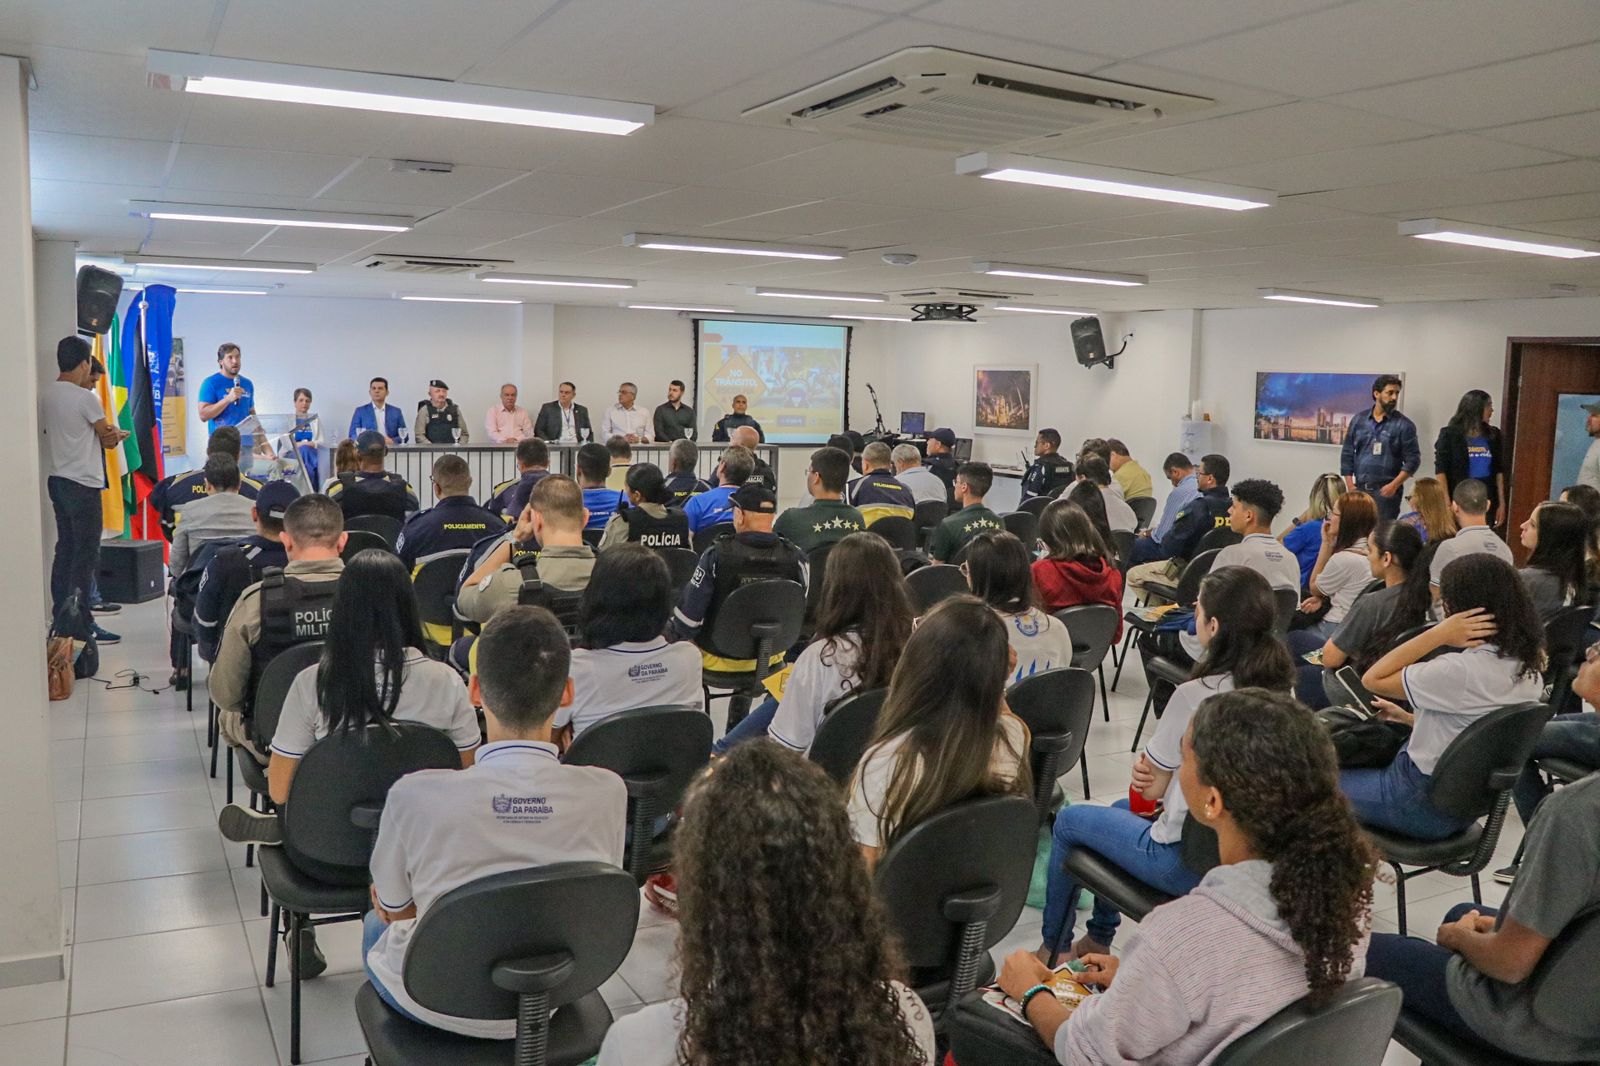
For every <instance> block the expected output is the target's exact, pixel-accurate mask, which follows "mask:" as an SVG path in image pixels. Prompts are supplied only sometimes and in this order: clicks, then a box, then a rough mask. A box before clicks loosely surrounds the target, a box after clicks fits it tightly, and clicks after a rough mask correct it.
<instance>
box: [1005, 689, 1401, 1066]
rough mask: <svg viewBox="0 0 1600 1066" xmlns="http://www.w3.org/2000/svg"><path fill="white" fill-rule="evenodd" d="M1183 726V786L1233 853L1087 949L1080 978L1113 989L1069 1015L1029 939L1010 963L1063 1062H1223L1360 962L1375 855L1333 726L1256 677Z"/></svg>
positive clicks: (1190, 804) (1017, 993)
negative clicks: (1355, 809)
mask: <svg viewBox="0 0 1600 1066" xmlns="http://www.w3.org/2000/svg"><path fill="white" fill-rule="evenodd" d="M1179 740H1180V741H1181V744H1182V750H1183V765H1182V767H1181V768H1180V770H1179V772H1178V775H1177V776H1178V778H1179V781H1178V787H1177V794H1178V795H1181V796H1182V797H1183V798H1184V800H1183V805H1184V807H1185V809H1186V810H1189V811H1192V812H1193V813H1194V816H1195V818H1196V820H1197V821H1199V822H1200V823H1201V824H1202V825H1204V826H1207V827H1209V828H1210V829H1213V830H1215V832H1216V834H1217V844H1218V852H1219V854H1220V855H1221V860H1222V861H1221V864H1220V865H1218V866H1217V867H1216V868H1214V869H1213V870H1211V872H1209V873H1207V874H1206V875H1205V877H1204V878H1203V879H1202V880H1201V881H1200V884H1199V885H1198V887H1193V886H1191V890H1190V891H1189V892H1188V893H1187V894H1185V895H1184V896H1183V897H1182V898H1180V899H1176V900H1173V901H1172V902H1171V903H1168V904H1165V905H1164V906H1161V907H1157V908H1156V909H1155V910H1154V911H1152V912H1151V913H1150V914H1149V915H1148V916H1147V917H1146V918H1145V919H1144V921H1142V922H1140V923H1139V937H1138V939H1137V940H1135V941H1134V942H1133V943H1132V944H1131V945H1130V946H1129V947H1128V949H1127V950H1126V951H1125V952H1123V954H1122V956H1121V958H1120V959H1118V958H1116V957H1114V956H1111V955H1108V954H1106V953H1105V952H1090V953H1087V954H1080V955H1079V956H1078V958H1079V959H1080V960H1081V961H1082V962H1083V963H1084V964H1085V965H1086V966H1087V969H1086V970H1085V972H1084V973H1082V974H1081V975H1080V980H1085V981H1087V982H1088V983H1090V984H1094V985H1098V986H1099V987H1101V988H1103V989H1104V990H1105V991H1104V994H1102V995H1098V996H1091V997H1089V999H1088V1000H1086V1001H1085V1002H1084V1003H1082V1004H1080V1005H1079V1006H1078V1008H1077V1009H1076V1010H1074V1011H1072V1012H1071V1013H1070V1014H1069V1013H1068V1011H1067V1008H1066V1007H1065V1006H1064V1005H1062V1003H1061V1002H1060V1001H1059V1000H1057V999H1056V998H1055V997H1054V996H1051V995H1041V994H1038V993H1036V992H1035V991H1034V989H1035V988H1036V987H1037V986H1039V984H1040V983H1041V982H1043V981H1046V980H1048V979H1049V977H1050V974H1049V971H1048V970H1047V969H1046V968H1045V965H1044V963H1042V962H1040V961H1039V960H1038V959H1037V958H1036V957H1035V956H1034V955H1033V954H1032V953H1031V952H1028V951H1017V952H1014V953H1013V954H1012V955H1011V956H1010V957H1009V958H1007V959H1006V960H1005V965H1004V966H1003V967H1002V969H1001V971H1000V987H1001V988H1003V989H1005V991H1006V992H1007V993H1008V994H1009V995H1011V996H1013V997H1015V998H1017V999H1018V1000H1019V1002H1021V1003H1022V1005H1023V1013H1024V1014H1025V1015H1026V1017H1027V1019H1028V1021H1029V1022H1030V1023H1031V1024H1032V1025H1033V1027H1034V1028H1035V1029H1036V1030H1037V1031H1038V1033H1039V1035H1040V1037H1041V1038H1042V1039H1043V1040H1044V1042H1045V1044H1046V1045H1048V1046H1049V1047H1050V1048H1051V1050H1052V1051H1053V1052H1054V1053H1055V1057H1056V1060H1057V1061H1058V1062H1061V1063H1064V1064H1067V1066H1089V1064H1096V1066H1098V1064H1102V1063H1134V1062H1149V1063H1157V1062H1159V1063H1172V1064H1183V1066H1189V1064H1194V1063H1207V1062H1212V1061H1214V1060H1215V1059H1216V1058H1217V1056H1218V1054H1219V1053H1220V1052H1221V1051H1222V1049H1223V1048H1225V1047H1227V1046H1228V1045H1229V1044H1230V1043H1232V1042H1233V1041H1234V1040H1236V1039H1238V1038H1239V1037H1240V1036H1243V1035H1244V1034H1245V1033H1248V1032H1249V1031H1250V1030H1252V1029H1254V1028H1255V1027H1256V1026H1258V1025H1260V1024H1261V1023H1262V1022H1264V1021H1266V1020H1267V1019H1268V1018H1270V1017H1271V1016H1272V1015H1273V1014H1276V1013H1277V1012H1278V1011H1279V1010H1281V1009H1282V1008H1284V1007H1286V1006H1288V1005H1289V1004H1290V1003H1293V1002H1294V1001H1295V1000H1297V999H1300V998H1302V997H1304V996H1308V995H1309V996H1310V997H1311V998H1312V1000H1313V1002H1320V1001H1322V1000H1324V999H1326V997H1327V996H1329V995H1330V994H1332V993H1333V992H1335V991H1336V990H1337V989H1338V988H1339V986H1340V985H1342V984H1343V983H1344V982H1345V981H1347V980H1349V979H1350V978H1353V977H1359V976H1361V974H1362V972H1363V969H1364V966H1363V964H1364V962H1365V961H1366V954H1367V936H1368V923H1369V914H1370V912H1371V910H1372V878H1373V871H1374V870H1375V868H1376V867H1377V863H1378V857H1377V855H1375V854H1374V853H1373V850H1372V845H1371V844H1369V843H1368V842H1367V839H1366V837H1365V836H1364V835H1363V834H1362V832H1361V828H1360V827H1359V826H1358V825H1356V823H1355V820H1354V819H1353V818H1351V817H1350V809H1349V807H1348V805H1347V804H1346V803H1345V802H1344V800H1343V798H1342V797H1341V796H1340V795H1339V790H1338V786H1337V784H1336V781H1335V776H1334V775H1335V774H1336V772H1337V771H1336V768H1335V766H1336V764H1335V762H1334V753H1333V745H1332V744H1331V743H1329V741H1328V735H1327V731H1326V730H1324V729H1323V728H1322V727H1321V725H1320V724H1319V723H1318V722H1317V721H1316V720H1315V719H1314V718H1312V716H1310V715H1308V714H1306V713H1305V709H1304V708H1303V707H1300V706H1299V705H1297V704H1296V703H1295V702H1294V701H1293V700H1292V699H1290V698H1289V697H1288V696H1287V695H1283V694H1280V693H1277V692H1268V691H1265V690H1263V689H1256V688H1252V689H1248V690H1244V691H1237V692H1230V693H1227V694H1225V695H1220V696H1214V697H1212V698H1210V699H1208V700H1206V701H1205V703H1204V704H1203V705H1202V706H1201V707H1200V709H1199V710H1198V711H1197V712H1196V713H1195V714H1194V725H1193V729H1192V730H1191V731H1189V732H1188V735H1186V736H1182V737H1180V738H1179ZM1079 807H1080V805H1074V806H1072V807H1069V808H1068V810H1078V809H1079ZM1062 813H1063V814H1065V813H1066V811H1063V812H1062Z"/></svg>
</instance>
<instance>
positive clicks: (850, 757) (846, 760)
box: [806, 688, 889, 785]
mask: <svg viewBox="0 0 1600 1066" xmlns="http://www.w3.org/2000/svg"><path fill="white" fill-rule="evenodd" d="M888 695H889V690H888V689H886V688H874V689H868V690H867V691H865V692H852V693H850V695H848V696H846V697H844V698H843V699H841V700H839V701H838V702H836V703H835V704H834V705H833V706H832V707H831V708H829V709H828V710H827V712H826V713H825V714H824V715H823V718H822V724H821V725H820V726H818V727H817V735H816V736H815V737H813V738H812V739H811V750H810V751H808V752H806V758H808V759H810V760H811V761H812V762H814V763H816V764H817V765H818V766H820V767H822V768H823V769H824V770H826V771H827V772H828V776H829V777H831V778H833V779H834V780H835V781H837V782H839V783H840V784H841V785H846V784H849V783H850V778H851V777H852V776H854V775H855V772H856V767H857V766H859V765H860V764H861V756H862V754H863V753H865V752H866V750H867V745H868V744H870V743H872V734H873V733H874V732H875V731H876V730H877V728H878V713H879V712H880V711H882V710H883V701H884V698H885V697H887V696H888Z"/></svg>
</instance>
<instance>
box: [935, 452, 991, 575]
mask: <svg viewBox="0 0 1600 1066" xmlns="http://www.w3.org/2000/svg"><path fill="white" fill-rule="evenodd" d="M993 484H994V471H993V470H991V469H990V468H989V464H988V463H962V464H961V466H960V467H959V468H958V469H957V470H956V487H955V496H956V503H957V504H959V505H960V508H961V509H960V510H959V511H957V512H955V513H954V514H952V515H950V516H949V517H948V518H946V519H945V520H944V521H942V522H940V523H939V524H938V525H937V526H935V527H933V534H932V535H931V536H930V537H929V538H928V554H929V555H931V556H933V558H934V559H936V560H938V561H939V562H941V563H948V562H949V561H950V560H951V559H952V558H954V557H955V555H956V553H957V552H959V551H960V550H961V549H962V548H964V547H965V546H966V544H967V541H969V540H971V539H972V538H973V537H976V536H977V535H978V534H979V533H983V532H986V531H989V530H994V531H999V530H1003V529H1005V523H1003V522H1001V521H1000V516H999V515H997V514H995V513H994V512H993V511H991V510H989V508H987V507H985V506H984V505H983V498H984V497H985V496H987V495H988V494H989V488H990V487H991V486H992V485H993Z"/></svg>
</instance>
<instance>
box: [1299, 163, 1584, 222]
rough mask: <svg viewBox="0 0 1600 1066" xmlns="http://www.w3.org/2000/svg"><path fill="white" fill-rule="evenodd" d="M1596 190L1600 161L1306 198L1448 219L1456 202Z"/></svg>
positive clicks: (1358, 208) (1369, 211) (1373, 210)
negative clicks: (1435, 215) (1450, 210)
mask: <svg viewBox="0 0 1600 1066" xmlns="http://www.w3.org/2000/svg"><path fill="white" fill-rule="evenodd" d="M1597 188H1600V162H1596V161H1594V160H1585V159H1578V160H1572V161H1570V162H1566V163H1546V164H1544V165H1543V166H1536V167H1514V168H1512V169H1509V170H1494V171H1490V172H1489V173H1487V174H1466V175H1462V176H1460V177H1453V178H1439V179H1423V180H1418V181H1399V182H1394V183H1391V184H1388V185H1374V186H1371V187H1369V188H1362V189H1343V190H1338V191H1334V192H1316V193H1308V194H1306V199H1308V200H1310V201H1312V202H1313V203H1319V204H1326V205H1328V206H1330V207H1341V208H1345V209H1347V210H1350V211H1360V212H1363V213H1365V214H1373V215H1385V214H1402V213H1403V214H1408V215H1413V216H1415V215H1419V214H1421V215H1427V214H1438V215H1441V216H1443V217H1448V216H1449V209H1450V208H1451V207H1454V206H1455V205H1457V204H1482V203H1492V202H1494V201H1497V200H1521V199H1525V198H1528V197H1537V196H1560V195H1563V194H1566V193H1576V192H1588V191H1590V190H1593V189H1597Z"/></svg>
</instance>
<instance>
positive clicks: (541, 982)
mask: <svg viewBox="0 0 1600 1066" xmlns="http://www.w3.org/2000/svg"><path fill="white" fill-rule="evenodd" d="M577 966H578V963H577V960H576V959H574V958H573V957H572V953H571V952H568V951H557V952H553V953H551V954H549V955H528V956H524V957H522V958H519V959H502V960H501V961H499V962H497V963H495V964H494V969H493V970H492V971H491V972H490V975H489V976H490V979H491V980H493V981H494V983H495V987H497V988H503V989H505V990H506V991H507V992H515V993H516V994H517V995H519V996H534V995H538V994H539V993H541V992H549V991H550V990H551V989H553V988H555V987H556V986H557V985H559V984H561V982H563V981H565V980H566V979H567V978H568V977H571V976H572V971H573V970H575V969H577Z"/></svg>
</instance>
